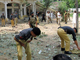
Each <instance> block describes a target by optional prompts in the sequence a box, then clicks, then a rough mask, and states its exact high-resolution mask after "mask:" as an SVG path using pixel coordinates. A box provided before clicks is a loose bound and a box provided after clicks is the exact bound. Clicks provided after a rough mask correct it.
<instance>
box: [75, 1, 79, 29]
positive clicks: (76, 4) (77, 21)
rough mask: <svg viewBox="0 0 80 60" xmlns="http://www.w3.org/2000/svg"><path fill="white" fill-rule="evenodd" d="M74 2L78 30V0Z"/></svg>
mask: <svg viewBox="0 0 80 60" xmlns="http://www.w3.org/2000/svg"><path fill="white" fill-rule="evenodd" d="M75 3H76V13H77V15H76V28H77V30H78V23H79V22H78V0H76V1H75Z"/></svg>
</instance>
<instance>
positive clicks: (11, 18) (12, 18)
mask: <svg viewBox="0 0 80 60" xmlns="http://www.w3.org/2000/svg"><path fill="white" fill-rule="evenodd" d="M10 20H11V25H12V27H15V25H14V15H13V13H11V15H10Z"/></svg>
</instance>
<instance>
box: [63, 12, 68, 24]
mask: <svg viewBox="0 0 80 60" xmlns="http://www.w3.org/2000/svg"><path fill="white" fill-rule="evenodd" d="M67 18H68V14H67V12H66V11H65V13H64V20H65V24H67Z"/></svg>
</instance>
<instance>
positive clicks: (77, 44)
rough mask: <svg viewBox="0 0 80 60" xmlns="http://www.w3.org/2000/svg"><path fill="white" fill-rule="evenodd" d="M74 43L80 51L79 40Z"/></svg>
mask: <svg viewBox="0 0 80 60" xmlns="http://www.w3.org/2000/svg"><path fill="white" fill-rule="evenodd" d="M74 43H75V44H76V46H77V48H78V49H79V50H80V47H79V46H78V43H77V40H75V41H74Z"/></svg>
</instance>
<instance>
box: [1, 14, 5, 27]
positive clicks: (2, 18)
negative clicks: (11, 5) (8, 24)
mask: <svg viewBox="0 0 80 60" xmlns="http://www.w3.org/2000/svg"><path fill="white" fill-rule="evenodd" d="M1 22H2V26H5V16H4V13H2V15H1Z"/></svg>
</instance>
